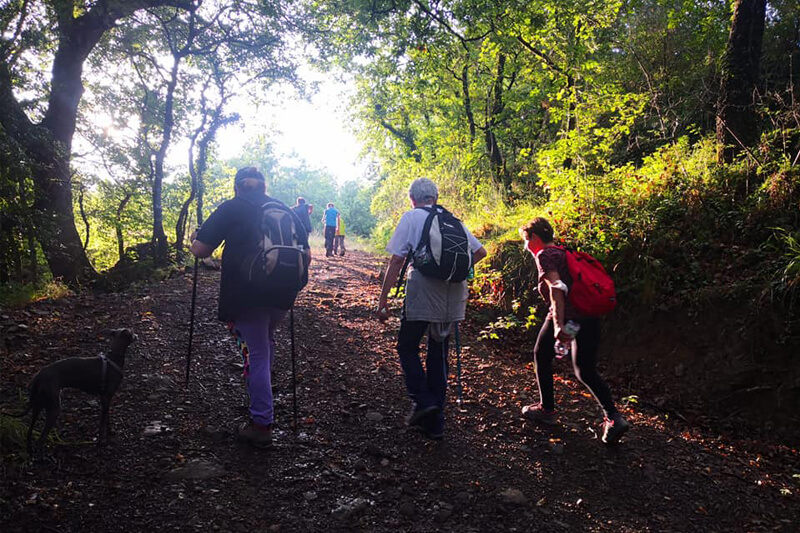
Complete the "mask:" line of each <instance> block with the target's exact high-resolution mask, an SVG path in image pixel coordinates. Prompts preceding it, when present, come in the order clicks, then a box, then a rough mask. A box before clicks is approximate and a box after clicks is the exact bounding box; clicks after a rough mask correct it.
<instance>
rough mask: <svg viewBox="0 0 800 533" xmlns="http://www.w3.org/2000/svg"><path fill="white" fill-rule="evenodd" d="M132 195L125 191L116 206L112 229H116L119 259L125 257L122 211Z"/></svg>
mask: <svg viewBox="0 0 800 533" xmlns="http://www.w3.org/2000/svg"><path fill="white" fill-rule="evenodd" d="M132 196H133V193H132V192H127V193H125V197H124V198H123V199H122V201H121V202H120V203H119V205H118V206H117V215H116V217H115V218H114V229H115V230H116V234H117V255H118V256H119V260H120V261H122V260H123V259H125V239H124V236H123V234H122V212H123V211H124V210H125V206H126V205H128V202H129V201H130V199H131V197H132Z"/></svg>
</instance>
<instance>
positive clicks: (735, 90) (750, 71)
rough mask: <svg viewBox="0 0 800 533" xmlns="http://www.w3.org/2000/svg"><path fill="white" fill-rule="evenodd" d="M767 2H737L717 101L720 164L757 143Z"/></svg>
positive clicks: (754, 0) (757, 0)
mask: <svg viewBox="0 0 800 533" xmlns="http://www.w3.org/2000/svg"><path fill="white" fill-rule="evenodd" d="M766 5H767V2H766V0H736V3H735V6H734V11H733V21H732V22H731V31H730V34H729V36H728V45H727V48H726V49H725V56H724V58H723V66H722V80H721V83H720V94H719V99H718V101H717V142H718V143H719V144H720V150H719V153H718V158H719V161H720V162H725V163H730V162H731V161H733V158H734V157H735V155H736V154H737V153H738V152H739V151H740V150H742V149H744V148H746V147H748V146H751V145H753V144H754V143H755V142H756V141H758V137H759V131H758V122H757V120H758V117H757V115H756V112H755V105H754V102H753V99H754V95H755V91H756V89H757V86H758V80H759V68H760V63H761V43H762V40H763V37H764V18H765V16H766Z"/></svg>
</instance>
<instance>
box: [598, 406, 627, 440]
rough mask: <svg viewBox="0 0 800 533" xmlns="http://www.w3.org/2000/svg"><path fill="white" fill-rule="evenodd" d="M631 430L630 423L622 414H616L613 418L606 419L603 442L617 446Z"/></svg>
mask: <svg viewBox="0 0 800 533" xmlns="http://www.w3.org/2000/svg"><path fill="white" fill-rule="evenodd" d="M630 428H631V424H630V422H628V421H627V420H625V418H624V417H623V416H622V415H621V414H619V413H614V414H613V415H611V418H606V419H605V421H604V422H603V442H604V443H606V444H615V443H616V442H618V441H619V439H620V437H622V436H623V435H624V434H625V432H626V431H628V430H629V429H630Z"/></svg>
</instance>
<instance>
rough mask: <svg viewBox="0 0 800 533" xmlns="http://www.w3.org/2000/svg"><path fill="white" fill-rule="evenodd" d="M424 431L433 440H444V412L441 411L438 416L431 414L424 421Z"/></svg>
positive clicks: (422, 422)
mask: <svg viewBox="0 0 800 533" xmlns="http://www.w3.org/2000/svg"><path fill="white" fill-rule="evenodd" d="M421 424H422V431H424V432H425V436H426V437H428V438H429V439H431V440H442V439H443V438H444V413H442V412H441V411H440V412H438V413H437V414H436V416H433V415H429V416H427V417H425V418H424V419H423V420H422V421H421Z"/></svg>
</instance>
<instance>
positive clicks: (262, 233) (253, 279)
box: [190, 167, 311, 447]
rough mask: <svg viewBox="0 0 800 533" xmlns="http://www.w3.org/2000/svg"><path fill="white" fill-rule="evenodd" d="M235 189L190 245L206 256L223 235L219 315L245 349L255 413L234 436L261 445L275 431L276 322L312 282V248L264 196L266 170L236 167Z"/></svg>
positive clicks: (296, 224)
mask: <svg viewBox="0 0 800 533" xmlns="http://www.w3.org/2000/svg"><path fill="white" fill-rule="evenodd" d="M234 192H235V196H234V198H232V199H230V200H227V201H225V202H223V203H222V204H221V205H220V206H219V207H218V208H217V209H216V210H215V211H214V212H213V213H212V214H211V216H210V217H208V220H207V221H206V222H205V223H204V224H203V226H202V227H201V228H200V230H199V231H198V232H196V235H192V241H193V242H192V245H191V248H190V250H191V252H192V253H193V254H194V255H195V256H197V257H208V256H210V255H211V253H212V252H213V251H214V249H215V248H217V247H218V246H219V245H220V244H221V243H222V242H223V241H225V249H224V251H223V252H222V278H221V281H220V287H219V319H220V320H222V321H224V322H227V323H228V327H229V328H230V329H231V331H232V332H233V333H234V335H235V336H236V337H237V342H238V343H239V345H240V348H241V349H242V356H243V358H244V361H245V376H246V378H247V392H248V393H249V395H250V420H249V421H248V422H246V423H244V424H243V425H241V426H240V427H239V428H238V431H237V436H238V438H239V439H240V440H243V441H246V442H249V443H250V444H252V445H254V446H258V447H261V446H266V445H269V444H270V442H271V437H272V423H273V398H272V376H271V369H272V360H273V357H274V354H275V329H276V328H277V327H278V325H279V324H280V322H281V320H283V317H284V316H285V315H286V311H287V310H289V309H290V308H291V307H292V306H293V305H294V300H295V298H296V297H297V293H298V291H299V290H300V289H301V288H302V287H303V286H304V285H305V283H306V282H307V281H308V263H309V262H310V261H311V251H310V249H309V246H308V235H307V234H306V231H305V228H304V227H303V225H302V223H301V222H300V220H299V219H298V218H297V216H295V214H294V213H293V212H292V210H291V209H289V208H288V207H286V205H284V204H283V203H281V202H280V201H278V200H275V199H273V198H270V197H269V196H267V195H266V192H265V180H264V176H263V174H261V172H259V171H258V170H257V169H255V168H253V167H246V168H242V169H239V171H238V172H237V173H236V177H235V179H234ZM279 241H281V242H279ZM280 245H282V246H280Z"/></svg>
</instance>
